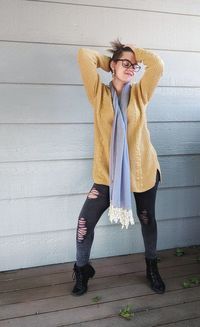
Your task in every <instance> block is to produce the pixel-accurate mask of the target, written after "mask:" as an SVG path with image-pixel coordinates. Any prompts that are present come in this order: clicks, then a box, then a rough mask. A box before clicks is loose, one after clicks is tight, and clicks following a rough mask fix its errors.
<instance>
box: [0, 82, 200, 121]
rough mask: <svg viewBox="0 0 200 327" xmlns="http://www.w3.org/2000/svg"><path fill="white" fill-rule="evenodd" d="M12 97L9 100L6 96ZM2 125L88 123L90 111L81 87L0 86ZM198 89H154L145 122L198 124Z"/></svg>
mask: <svg viewBox="0 0 200 327" xmlns="http://www.w3.org/2000/svg"><path fill="white" fill-rule="evenodd" d="M11 94H12V96H10V95H11ZM0 99H1V103H0V122H1V124H2V123H91V122H93V111H92V108H91V106H90V104H89V102H88V100H87V97H86V94H85V90H84V88H83V86H79V85H76V86H73V85H59V86H55V85H24V84H23V85H21V84H20V85H19V84H18V85H17V84H16V85H12V84H5V85H3V84H1V85H0ZM199 103H200V89H198V88H177V87H173V88H171V87H158V88H157V89H156V90H155V93H154V96H153V97H152V99H151V101H150V103H149V106H148V110H147V114H148V120H149V121H158V122H161V121H200V108H199Z"/></svg>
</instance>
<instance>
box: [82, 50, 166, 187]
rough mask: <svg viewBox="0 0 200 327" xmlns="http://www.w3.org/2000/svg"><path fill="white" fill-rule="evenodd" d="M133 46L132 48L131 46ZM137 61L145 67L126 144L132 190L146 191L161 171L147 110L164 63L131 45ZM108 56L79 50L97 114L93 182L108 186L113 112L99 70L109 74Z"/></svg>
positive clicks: (133, 92)
mask: <svg viewBox="0 0 200 327" xmlns="http://www.w3.org/2000/svg"><path fill="white" fill-rule="evenodd" d="M129 46H130V45H129ZM131 48H132V50H133V51H134V53H135V57H136V60H137V62H143V64H144V65H146V68H145V72H144V75H143V77H142V78H141V80H140V81H139V83H136V84H132V86H131V94H130V101H129V104H128V107H127V121H128V127H127V141H128V148H129V159H130V173H131V191H132V192H144V191H147V190H148V189H150V188H152V187H153V186H154V184H155V181H156V172H157V169H158V170H159V171H160V165H159V162H158V158H157V154H156V151H155V149H154V147H153V145H152V144H151V140H150V134H149V130H148V127H147V119H146V107H147V104H148V102H149V100H150V98H151V96H152V94H153V91H154V90H155V88H156V86H157V84H158V81H159V79H160V77H161V76H162V74H163V67H164V63H163V61H162V59H161V58H160V57H159V56H158V55H157V54H155V53H153V52H151V51H149V50H145V49H142V48H137V47H135V46H131ZM109 59H110V58H109V57H108V56H105V55H101V54H99V53H98V52H96V51H93V50H89V49H84V48H81V49H79V51H78V62H79V65H80V70H81V75H82V79H83V83H84V86H85V89H86V92H87V95H88V98H89V101H90V103H91V105H92V107H93V109H94V110H93V112H94V159H93V172H92V175H93V180H94V182H95V183H97V184H104V185H109V155H110V152H109V151H110V139H111V131H112V123H113V119H114V110H113V105H112V98H111V93H110V89H109V87H108V86H107V85H105V84H103V83H102V82H101V80H100V76H99V74H98V72H97V68H102V69H103V70H105V71H107V72H109V71H110V68H109Z"/></svg>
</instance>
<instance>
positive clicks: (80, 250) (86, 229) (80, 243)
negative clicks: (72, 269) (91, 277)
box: [76, 183, 109, 267]
mask: <svg viewBox="0 0 200 327" xmlns="http://www.w3.org/2000/svg"><path fill="white" fill-rule="evenodd" d="M108 206H109V186H107V185H101V184H96V183H94V184H93V186H92V188H91V190H90V192H89V193H88V195H87V199H86V201H85V203H84V205H83V207H82V210H81V212H80V214H79V218H78V225H77V234H76V249H77V252H76V264H77V266H79V267H82V266H84V265H86V264H87V263H88V261H89V257H90V251H91V247H92V243H93V239H94V229H95V226H96V224H97V222H98V221H99V219H100V217H101V215H102V214H103V212H104V211H105V210H106V209H107V208H108Z"/></svg>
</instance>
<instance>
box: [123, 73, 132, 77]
mask: <svg viewBox="0 0 200 327" xmlns="http://www.w3.org/2000/svg"><path fill="white" fill-rule="evenodd" d="M125 74H126V75H128V76H130V77H132V76H133V75H134V74H133V73H125Z"/></svg>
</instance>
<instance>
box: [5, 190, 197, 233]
mask: <svg viewBox="0 0 200 327" xmlns="http://www.w3.org/2000/svg"><path fill="white" fill-rule="evenodd" d="M86 196H87V194H84V195H74V196H60V197H58V196H57V197H49V198H48V197H47V198H45V197H44V198H29V199H18V200H4V201H0V212H1V229H0V236H11V235H19V234H20V235H22V234H29V233H30V234H31V233H39V232H52V231H61V230H68V229H74V228H76V225H77V219H78V215H79V212H80V210H81V207H82V206H83V204H84V201H85V199H86ZM199 198H200V187H198V188H197V187H193V188H192V187H191V188H175V189H159V191H158V194H157V210H156V216H157V220H158V221H160V220H169V219H172V220H174V219H182V218H188V219H190V218H191V217H198V216H200V201H199ZM132 204H133V215H134V217H135V221H136V223H138V222H139V221H138V218H137V215H136V209H135V201H134V198H132ZM172 223H173V222H172ZM106 225H110V222H109V218H108V215H107V210H106V211H105V212H104V214H103V215H102V217H101V219H100V221H99V223H98V226H106Z"/></svg>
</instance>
